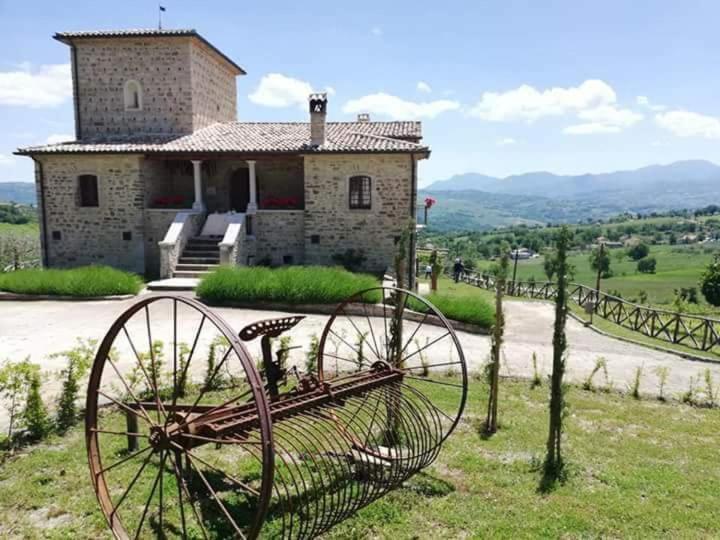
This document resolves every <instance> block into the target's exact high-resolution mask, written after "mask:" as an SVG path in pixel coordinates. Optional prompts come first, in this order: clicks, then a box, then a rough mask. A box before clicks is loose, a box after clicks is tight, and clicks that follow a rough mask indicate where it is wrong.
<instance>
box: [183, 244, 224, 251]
mask: <svg viewBox="0 0 720 540" xmlns="http://www.w3.org/2000/svg"><path fill="white" fill-rule="evenodd" d="M185 249H208V250H213V251H219V250H220V246H218V245H217V244H202V243H198V244H195V243H192V242H188V243H187V244H185Z"/></svg>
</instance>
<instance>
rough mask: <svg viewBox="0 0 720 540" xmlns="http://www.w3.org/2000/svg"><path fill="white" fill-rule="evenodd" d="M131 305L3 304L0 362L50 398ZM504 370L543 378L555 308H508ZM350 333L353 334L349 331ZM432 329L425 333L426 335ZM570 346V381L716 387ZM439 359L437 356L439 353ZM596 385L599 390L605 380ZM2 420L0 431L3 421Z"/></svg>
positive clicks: (299, 355) (683, 364)
mask: <svg viewBox="0 0 720 540" xmlns="http://www.w3.org/2000/svg"><path fill="white" fill-rule="evenodd" d="M134 301H135V300H128V301H120V302H47V301H37V302H7V301H2V302H0V362H4V361H5V360H6V359H14V360H17V359H21V358H24V357H26V356H30V357H31V359H32V360H33V361H35V362H38V363H40V364H41V365H42V367H43V370H45V371H47V372H50V373H51V375H50V377H49V383H48V385H47V392H48V393H49V396H48V397H50V395H51V394H52V393H53V392H54V391H55V390H56V388H57V386H58V385H57V381H55V380H54V377H53V375H52V373H53V372H56V371H58V370H60V369H61V368H62V367H63V364H64V360H62V359H57V358H50V355H51V354H52V353H55V352H58V351H63V350H67V349H69V348H71V347H72V346H73V345H74V343H75V341H76V338H77V337H84V338H95V339H101V338H102V337H103V335H104V334H105V332H106V331H107V329H108V328H109V326H110V324H111V323H112V322H113V321H114V320H115V319H116V317H117V316H118V315H119V314H120V313H121V312H122V311H124V310H125V309H126V308H127V307H128V306H130V305H131V304H132V303H134ZM216 311H217V312H218V313H219V314H220V315H221V316H222V317H224V318H225V319H226V320H227V321H228V323H229V324H230V325H231V326H232V327H233V328H235V329H237V330H239V329H240V328H242V327H243V326H245V325H247V324H249V323H251V322H254V321H257V320H259V319H264V318H270V317H278V316H281V315H282V314H280V313H278V312H268V311H255V310H247V309H228V308H221V309H216ZM506 319H507V327H506V338H505V347H504V353H505V364H504V365H503V367H502V372H503V373H505V374H509V375H513V376H523V377H530V376H531V375H532V355H533V353H536V355H537V359H538V366H539V369H540V370H541V372H542V374H543V376H545V375H547V374H548V373H549V371H550V366H551V361H552V323H553V309H552V306H551V305H550V304H546V303H541V302H522V301H512V302H507V303H506ZM326 320H327V316H324V315H309V316H308V317H307V319H306V320H305V321H303V323H301V324H300V325H299V326H297V327H296V328H295V329H294V330H293V331H292V336H293V344H294V345H301V346H302V347H303V349H297V350H294V351H292V355H293V356H292V357H291V360H294V361H295V362H297V363H301V362H302V361H303V358H304V354H305V351H306V350H307V348H308V344H309V342H310V338H311V336H312V335H313V334H318V335H319V334H320V333H321V332H322V329H323V327H324V325H325V322H326ZM348 330H351V329H350V328H348ZM434 331H436V330H430V331H429V332H430V335H431V336H432V335H433V334H432V332H434ZM567 335H568V342H569V357H568V364H567V365H568V368H567V375H568V378H569V379H570V380H572V381H575V382H580V381H582V380H583V379H584V378H585V377H586V376H587V374H588V373H589V372H590V371H591V370H592V367H593V365H594V364H595V361H596V359H597V358H598V357H604V358H605V359H606V360H607V365H608V372H609V376H610V379H611V381H612V383H613V385H614V387H615V388H619V389H623V390H624V389H626V388H627V387H628V385H629V384H630V383H631V381H632V379H633V377H634V373H635V369H636V367H637V366H643V377H642V384H641V392H643V393H645V394H648V395H653V396H654V395H656V394H657V382H658V377H657V375H656V372H655V371H656V369H657V368H658V367H661V366H666V367H668V368H669V370H670V374H669V379H668V382H667V386H666V393H667V394H668V395H677V394H679V393H680V392H683V391H685V390H686V389H687V388H688V385H689V380H690V378H691V377H693V378H697V377H699V376H701V375H702V372H703V371H704V370H705V369H706V368H707V367H709V368H710V369H711V370H712V373H713V377H714V380H715V381H717V382H718V383H720V364H718V365H712V364H708V363H701V362H693V361H690V360H686V359H683V358H681V357H679V356H676V355H673V354H669V353H662V352H658V351H655V350H652V349H648V348H645V347H642V346H638V345H631V344H628V343H625V342H622V341H619V340H615V339H612V338H608V337H605V336H602V335H600V334H597V333H595V332H593V331H592V330H589V329H587V328H584V327H583V326H582V325H581V324H580V323H578V322H577V321H575V320H572V319H570V320H568V328H567ZM458 336H459V338H460V341H461V343H462V346H463V349H464V351H465V355H466V358H467V361H468V365H469V369H470V370H471V371H476V370H479V369H480V368H481V366H482V364H483V363H484V362H486V361H487V356H488V351H489V348H490V343H489V338H488V337H486V336H477V335H472V334H467V333H463V332H459V333H458ZM250 348H251V352H252V354H253V355H254V356H258V355H259V352H260V351H259V345H258V343H256V342H253V343H251V347H250ZM438 354H442V353H438ZM595 382H596V383H597V384H600V385H601V384H604V378H603V375H602V373H599V374H598V376H597V377H596V381H595ZM2 414H3V413H0V425H2V424H3V423H4V422H3V418H2Z"/></svg>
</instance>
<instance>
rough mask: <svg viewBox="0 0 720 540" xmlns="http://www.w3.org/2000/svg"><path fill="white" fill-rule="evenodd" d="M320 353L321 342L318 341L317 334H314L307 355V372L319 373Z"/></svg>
mask: <svg viewBox="0 0 720 540" xmlns="http://www.w3.org/2000/svg"><path fill="white" fill-rule="evenodd" d="M319 353H320V341H319V340H318V337H317V334H313V335H312V336H311V337H310V347H309V348H308V351H307V352H306V353H305V372H306V373H315V372H316V371H317V359H318V354H319Z"/></svg>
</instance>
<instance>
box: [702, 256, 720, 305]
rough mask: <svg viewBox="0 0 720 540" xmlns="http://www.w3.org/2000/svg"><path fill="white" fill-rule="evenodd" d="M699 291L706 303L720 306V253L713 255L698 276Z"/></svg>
mask: <svg viewBox="0 0 720 540" xmlns="http://www.w3.org/2000/svg"><path fill="white" fill-rule="evenodd" d="M700 291H701V292H702V293H703V296H704V297H705V300H707V302H708V304H712V305H713V306H716V307H717V306H720V255H716V256H715V259H714V260H713V261H712V262H711V263H710V264H709V265H708V266H707V268H705V271H704V272H703V274H702V276H700Z"/></svg>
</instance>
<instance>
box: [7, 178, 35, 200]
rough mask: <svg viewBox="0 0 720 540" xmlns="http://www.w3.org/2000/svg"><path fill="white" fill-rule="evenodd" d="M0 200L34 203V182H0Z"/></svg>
mask: <svg viewBox="0 0 720 540" xmlns="http://www.w3.org/2000/svg"><path fill="white" fill-rule="evenodd" d="M0 202H15V203H19V204H33V205H34V204H35V202H36V201H35V184H34V183H32V182H0Z"/></svg>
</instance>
